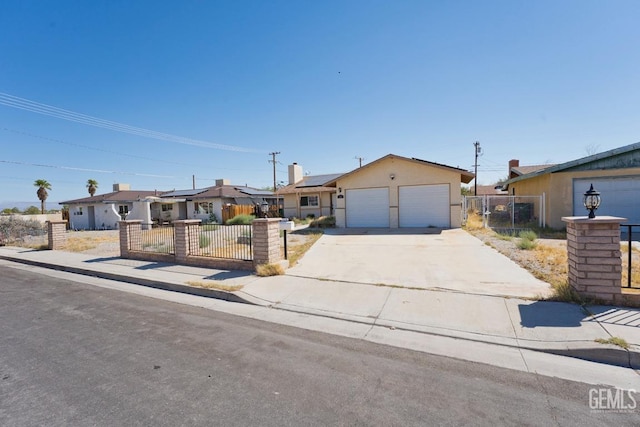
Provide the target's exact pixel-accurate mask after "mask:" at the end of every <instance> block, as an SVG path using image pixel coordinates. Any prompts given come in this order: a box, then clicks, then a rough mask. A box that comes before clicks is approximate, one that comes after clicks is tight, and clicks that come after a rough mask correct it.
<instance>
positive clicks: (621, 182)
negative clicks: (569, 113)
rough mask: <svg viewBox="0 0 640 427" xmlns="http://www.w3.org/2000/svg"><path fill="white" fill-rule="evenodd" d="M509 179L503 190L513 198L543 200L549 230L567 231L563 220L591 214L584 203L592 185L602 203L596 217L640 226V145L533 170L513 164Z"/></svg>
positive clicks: (515, 161)
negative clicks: (614, 218)
mask: <svg viewBox="0 0 640 427" xmlns="http://www.w3.org/2000/svg"><path fill="white" fill-rule="evenodd" d="M509 178H510V179H509V180H508V181H506V182H505V183H504V186H503V188H504V189H505V190H507V191H508V193H509V194H510V195H515V196H520V195H521V196H537V195H542V196H543V198H544V201H545V209H544V212H545V222H546V224H547V225H548V226H549V227H552V228H556V229H563V228H565V224H564V223H563V222H562V217H564V216H583V215H586V214H587V211H586V209H585V208H584V206H583V204H582V200H583V195H584V193H585V192H586V191H587V190H589V187H590V186H591V184H593V187H594V188H595V189H596V190H598V191H599V192H600V193H601V199H602V203H601V205H600V207H599V208H598V210H597V212H596V215H611V216H618V217H623V218H627V219H628V220H629V223H632V224H640V209H639V208H638V206H640V205H639V202H638V201H639V200H640V143H635V144H630V145H627V146H624V147H620V148H615V149H613V150H609V151H605V152H602V153H598V154H594V155H591V156H587V157H583V158H580V159H577V160H572V161H569V162H566V163H562V164H557V165H541V166H535V167H533V169H529V170H528V169H523V168H522V167H520V166H519V162H518V161H517V160H512V161H511V162H510V174H509Z"/></svg>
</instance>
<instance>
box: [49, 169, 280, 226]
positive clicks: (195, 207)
mask: <svg viewBox="0 0 640 427" xmlns="http://www.w3.org/2000/svg"><path fill="white" fill-rule="evenodd" d="M264 201H267V203H269V204H275V201H276V197H275V195H274V194H273V192H272V191H266V190H258V189H255V188H251V187H246V186H232V185H230V184H229V182H228V181H227V180H216V186H215V187H208V188H201V189H194V190H173V191H160V192H159V191H134V190H130V187H129V184H114V185H113V192H111V193H107V194H101V195H94V196H92V197H84V198H81V199H74V200H67V201H65V202H61V203H60V204H61V205H65V206H68V208H69V225H70V228H72V229H74V230H96V229H107V230H109V229H117V228H118V221H120V220H124V219H140V220H142V226H143V228H145V229H146V228H150V227H151V226H152V225H153V224H162V223H170V222H172V221H176V220H180V219H201V220H203V221H209V220H211V219H212V218H213V219H216V220H218V221H221V220H222V206H224V205H227V204H233V205H254V206H255V205H256V204H262V202H264ZM212 214H213V215H212ZM213 216H215V218H214V217H213Z"/></svg>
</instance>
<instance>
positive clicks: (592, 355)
mask: <svg viewBox="0 0 640 427" xmlns="http://www.w3.org/2000/svg"><path fill="white" fill-rule="evenodd" d="M0 259H4V260H7V261H12V262H17V263H20V264H26V265H33V266H36V267H42V268H48V269H51V270H57V271H64V272H68V273H74V274H80V275H84V276H89V277H97V278H101V279H108V280H115V281H120V282H125V283H131V284H134V285H141V286H146V287H150V288H155V289H162V290H166V291H172V292H179V293H184V294H190V295H195V296H201V297H206V298H214V299H218V300H223V301H229V302H236V303H242V304H247V305H254V306H261V307H268V308H273V309H277V310H282V311H287V312H292V313H300V314H306V315H310V316H317V317H324V318H330V319H336V320H341V321H347V322H352V323H360V324H367V325H371V326H376V327H382V328H393V329H398V330H402V331H406V332H413V333H419V334H422V335H431V336H439V337H445V338H451V339H458V340H465V341H470V342H479V343H485V344H492V345H496V346H501V347H507V348H518V349H522V350H530V351H536V352H540V353H547V354H554V355H557V356H564V357H572V358H576V359H581V360H586V361H590V362H595V363H602V364H607V365H614V366H620V367H623V368H631V369H633V370H640V351H635V350H626V349H623V348H621V347H618V346H615V345H612V344H596V343H595V342H594V344H593V345H592V344H591V343H584V342H583V343H582V345H576V346H574V347H570V346H568V345H566V344H564V345H563V348H544V347H541V346H535V345H523V343H522V341H521V340H520V342H519V343H518V344H509V343H501V342H497V341H491V340H486V339H485V340H483V339H479V338H478V339H476V338H471V337H465V336H461V335H462V333H463V332H461V334H460V335H456V334H452V333H441V332H437V331H426V330H421V329H418V328H411V327H407V326H400V325H398V324H397V323H396V322H386V321H384V320H382V321H381V320H380V319H364V318H363V319H361V320H360V319H359V318H357V316H347V315H341V314H339V313H329V312H326V313H323V312H321V311H319V310H313V309H308V310H305V309H303V308H297V307H296V308H293V307H286V306H280V305H279V304H274V303H272V302H269V301H267V300H263V299H260V298H258V297H254V296H252V295H250V294H246V293H245V292H244V291H238V292H239V293H245V294H246V295H247V297H241V296H239V295H237V294H236V293H233V292H225V291H220V290H217V289H201V288H196V287H192V286H187V285H180V284H177V283H169V282H158V281H156V280H150V279H143V278H139V277H131V276H126V275H122V274H116V273H108V272H102V271H95V270H89V269H84V268H78V267H70V266H65V265H59V264H50V263H46V262H40V261H34V260H28V259H21V258H13V257H10V256H5V255H0ZM257 300H260V301H257ZM510 339H511V338H510ZM512 340H515V341H516V342H518V341H519V340H518V339H517V338H513V339H512ZM558 344H560V343H558ZM634 347H635V346H634ZM639 350H640V349H639Z"/></svg>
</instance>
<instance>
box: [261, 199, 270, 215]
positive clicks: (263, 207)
mask: <svg viewBox="0 0 640 427" xmlns="http://www.w3.org/2000/svg"><path fill="white" fill-rule="evenodd" d="M260 211H261V212H262V218H266V217H267V213H268V212H269V203H267V201H266V200H263V202H262V204H261V205H260Z"/></svg>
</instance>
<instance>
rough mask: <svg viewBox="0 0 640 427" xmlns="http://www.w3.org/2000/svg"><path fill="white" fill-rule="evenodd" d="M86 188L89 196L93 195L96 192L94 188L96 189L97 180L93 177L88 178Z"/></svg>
mask: <svg viewBox="0 0 640 427" xmlns="http://www.w3.org/2000/svg"><path fill="white" fill-rule="evenodd" d="M87 189H88V190H89V194H91V197H93V195H94V194H96V190H97V189H98V181H96V180H95V179H88V180H87Z"/></svg>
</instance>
